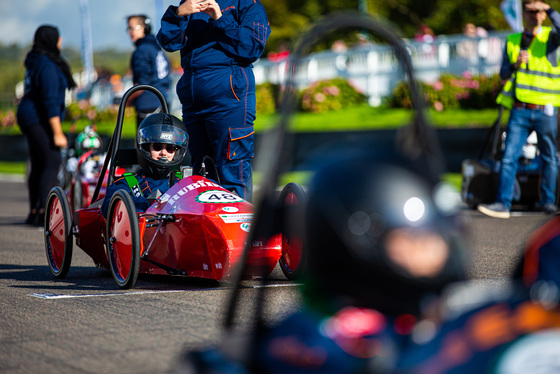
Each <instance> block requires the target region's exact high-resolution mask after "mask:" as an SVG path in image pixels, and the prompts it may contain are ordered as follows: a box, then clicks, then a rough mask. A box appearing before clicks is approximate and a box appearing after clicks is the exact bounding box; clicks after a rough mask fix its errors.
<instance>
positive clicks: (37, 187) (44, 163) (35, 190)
mask: <svg viewBox="0 0 560 374" xmlns="http://www.w3.org/2000/svg"><path fill="white" fill-rule="evenodd" d="M21 132H22V133H23V135H24V136H25V138H26V139H27V144H28V145H29V156H30V158H31V172H30V173H29V179H28V180H27V186H28V188H29V210H30V211H33V210H36V211H39V210H41V209H45V204H46V201H47V196H48V194H49V191H50V190H51V189H52V188H53V187H54V186H56V185H57V184H58V179H57V174H58V170H59V168H60V164H61V162H62V157H61V155H60V149H59V148H58V147H56V146H55V145H54V140H53V135H52V132H50V131H47V129H46V128H45V127H44V126H42V125H40V124H38V123H37V124H33V125H26V126H21Z"/></svg>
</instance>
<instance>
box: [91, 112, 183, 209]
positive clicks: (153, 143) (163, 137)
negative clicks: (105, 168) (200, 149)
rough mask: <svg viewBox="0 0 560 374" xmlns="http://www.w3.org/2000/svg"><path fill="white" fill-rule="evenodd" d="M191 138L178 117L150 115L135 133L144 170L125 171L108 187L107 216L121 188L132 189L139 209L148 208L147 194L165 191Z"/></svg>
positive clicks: (175, 178) (165, 114) (105, 207)
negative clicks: (110, 205) (113, 197)
mask: <svg viewBox="0 0 560 374" xmlns="http://www.w3.org/2000/svg"><path fill="white" fill-rule="evenodd" d="M188 140H189V137H188V135H187V131H186V129H185V125H184V124H183V122H181V121H180V120H179V119H178V118H176V117H174V116H172V115H170V114H167V113H157V114H152V115H151V116H149V117H147V118H146V119H145V120H144V121H142V123H141V124H140V126H139V127H138V132H137V134H136V155H137V157H138V164H139V165H140V167H141V169H140V170H139V171H138V172H137V173H136V174H134V175H133V174H131V173H126V174H124V175H123V177H122V178H119V179H117V180H115V182H114V183H113V184H112V185H111V186H109V187H108V188H107V192H106V194H105V199H104V201H103V205H102V206H101V213H102V214H103V216H104V217H107V211H108V209H109V203H110V202H111V197H112V196H113V195H114V194H115V192H116V191H117V190H119V189H123V190H126V191H128V192H130V194H131V196H132V199H133V201H134V205H135V206H136V210H137V211H139V212H144V211H145V210H146V209H148V208H149V206H150V203H149V202H148V199H147V198H148V197H150V195H152V196H153V197H156V196H155V195H154V194H155V193H156V191H158V190H159V191H160V192H161V193H162V194H163V193H164V192H166V191H167V190H168V189H169V188H170V187H171V181H173V182H176V181H177V180H178V177H177V176H176V175H175V174H173V175H170V173H172V172H174V171H175V170H176V168H177V167H178V166H179V165H181V163H182V161H183V159H184V158H185V155H186V152H187V144H188Z"/></svg>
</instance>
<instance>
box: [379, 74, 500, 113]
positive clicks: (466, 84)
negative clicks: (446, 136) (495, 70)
mask: <svg viewBox="0 0 560 374" xmlns="http://www.w3.org/2000/svg"><path fill="white" fill-rule="evenodd" d="M419 84H420V88H421V90H422V91H423V92H424V95H425V97H426V100H427V102H428V105H429V106H430V107H431V108H434V109H435V110H437V111H443V110H445V109H484V108H493V107H495V106H496V97H497V96H498V94H499V93H500V90H501V88H502V82H501V80H500V77H499V76H498V75H493V76H491V77H487V76H484V75H480V76H472V75H471V74H470V73H468V72H465V73H464V74H463V75H462V76H454V75H449V74H446V75H442V76H440V77H439V79H438V80H437V81H436V82H433V83H424V82H419ZM388 104H389V106H391V107H394V108H410V107H411V102H410V97H409V93H408V85H407V84H405V83H403V82H401V83H399V84H398V85H397V86H396V87H395V89H394V90H393V96H392V97H391V98H389V100H388Z"/></svg>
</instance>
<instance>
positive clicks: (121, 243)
mask: <svg viewBox="0 0 560 374" xmlns="http://www.w3.org/2000/svg"><path fill="white" fill-rule="evenodd" d="M106 245H107V257H108V258H109V265H110V268H111V273H112V274H113V278H114V279H115V281H116V282H117V284H118V285H119V287H121V288H131V287H133V286H134V284H135V283H136V279H137V278H138V271H139V269H140V230H139V227H138V215H137V213H136V208H135V206H134V202H133V201H132V197H130V195H129V194H128V192H126V191H124V190H119V191H117V192H116V193H115V194H114V195H113V197H112V198H111V202H110V204H109V211H108V214H107V243H106Z"/></svg>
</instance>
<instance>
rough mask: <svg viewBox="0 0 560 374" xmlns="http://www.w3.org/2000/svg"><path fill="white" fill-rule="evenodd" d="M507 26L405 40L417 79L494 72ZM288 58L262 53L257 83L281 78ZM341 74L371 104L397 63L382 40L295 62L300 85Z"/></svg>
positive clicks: (391, 80)
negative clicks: (477, 34)
mask: <svg viewBox="0 0 560 374" xmlns="http://www.w3.org/2000/svg"><path fill="white" fill-rule="evenodd" d="M508 34H509V32H500V33H490V34H489V35H488V36H487V37H483V38H466V37H464V36H462V35H454V36H439V37H437V39H436V40H435V41H434V42H431V43H419V42H415V41H410V40H406V41H405V42H406V45H407V49H408V51H409V53H410V55H411V58H412V63H413V66H414V69H415V73H416V77H417V79H418V80H421V81H425V82H434V81H436V80H437V78H438V77H439V76H440V75H442V74H443V73H450V74H454V75H461V74H463V73H465V72H469V73H470V74H472V75H482V74H484V75H493V74H497V73H499V70H500V64H501V61H502V52H503V46H504V43H505V40H506V37H507V35H508ZM286 65H287V62H286V61H283V62H276V63H273V62H270V61H268V60H266V59H261V60H259V61H258V62H257V63H256V64H255V68H254V73H255V78H256V81H257V84H258V83H264V82H271V83H276V84H280V83H282V82H283V81H284V79H285V74H286V67H287V66H286ZM334 77H343V78H346V79H348V80H349V81H350V82H351V83H352V84H353V85H354V86H355V87H357V88H358V89H359V90H361V91H362V92H363V93H365V94H366V95H367V96H368V98H369V102H370V104H371V105H373V106H377V105H379V104H380V103H381V99H382V98H383V97H387V96H390V95H391V92H392V90H393V88H394V86H395V85H396V84H397V83H398V82H399V81H401V80H402V79H403V71H402V67H401V66H400V65H399V63H398V61H397V59H396V57H395V55H394V54H393V50H392V48H390V47H387V46H379V45H368V46H362V47H360V48H355V49H349V50H348V51H346V52H343V53H335V52H332V51H324V52H320V53H315V54H313V55H310V56H308V57H307V58H305V59H304V60H303V61H302V62H301V64H298V68H297V70H296V82H297V83H298V85H299V86H300V87H301V88H304V87H306V86H308V85H309V84H310V83H312V82H315V81H317V80H323V79H331V78H334Z"/></svg>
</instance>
